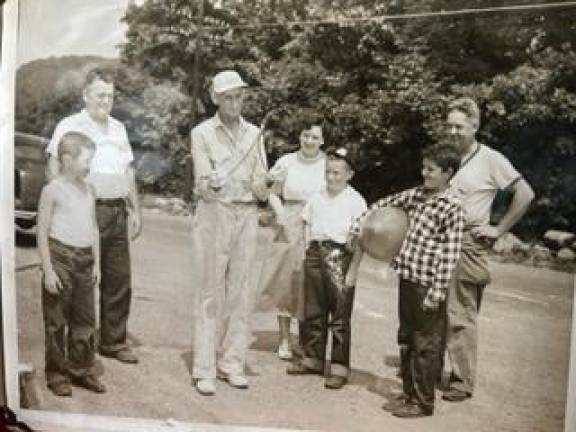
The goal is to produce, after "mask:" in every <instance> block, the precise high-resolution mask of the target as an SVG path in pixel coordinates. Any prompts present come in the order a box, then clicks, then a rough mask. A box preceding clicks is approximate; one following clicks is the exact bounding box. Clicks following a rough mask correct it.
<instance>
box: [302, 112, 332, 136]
mask: <svg viewBox="0 0 576 432" xmlns="http://www.w3.org/2000/svg"><path fill="white" fill-rule="evenodd" d="M312 126H319V127H320V128H321V129H322V134H324V128H325V127H326V122H325V121H324V119H323V118H322V117H321V116H320V115H308V116H306V117H305V118H303V119H302V120H301V121H300V131H304V130H309V129H311V128H312Z"/></svg>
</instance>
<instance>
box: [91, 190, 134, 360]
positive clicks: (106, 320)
mask: <svg viewBox="0 0 576 432" xmlns="http://www.w3.org/2000/svg"><path fill="white" fill-rule="evenodd" d="M127 216H128V213H127V210H126V201H125V200H124V199H113V200H97V201H96V219H97V221H98V230H99V231H100V267H101V272H102V280H101V282H100V341H99V345H100V350H101V351H104V352H108V353H114V352H117V351H120V350H121V349H123V348H126V346H127V343H126V337H127V324H128V315H129V314H130V302H131V298H132V283H131V273H130V244H129V239H128V222H127Z"/></svg>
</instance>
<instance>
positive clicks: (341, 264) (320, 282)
mask: <svg viewBox="0 0 576 432" xmlns="http://www.w3.org/2000/svg"><path fill="white" fill-rule="evenodd" d="M350 260H351V254H350V253H349V252H348V251H346V249H345V247H344V245H341V244H338V243H335V242H331V241H323V242H317V241H313V242H311V244H310V246H309V247H308V249H307V250H306V258H305V260H304V292H305V299H304V300H305V304H304V319H303V320H302V321H300V344H301V345H302V349H303V354H304V358H303V360H302V363H303V364H304V365H305V366H307V367H309V368H311V369H315V370H318V371H323V369H324V363H325V359H326V342H327V336H328V329H330V330H331V331H332V352H331V356H330V360H331V371H330V372H331V374H332V375H339V376H348V374H349V370H350V338H351V329H350V318H351V316H352V306H353V303H354V287H345V286H344V278H345V276H346V272H347V271H348V267H349V265H350Z"/></svg>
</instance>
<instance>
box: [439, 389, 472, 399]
mask: <svg viewBox="0 0 576 432" xmlns="http://www.w3.org/2000/svg"><path fill="white" fill-rule="evenodd" d="M471 397H472V395H471V394H470V393H467V392H465V391H462V390H458V389H455V388H451V389H448V390H446V391H445V392H444V393H443V394H442V399H444V400H445V401H448V402H462V401H463V400H466V399H468V398H471Z"/></svg>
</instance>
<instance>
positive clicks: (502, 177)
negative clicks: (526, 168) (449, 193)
mask: <svg viewBox="0 0 576 432" xmlns="http://www.w3.org/2000/svg"><path fill="white" fill-rule="evenodd" d="M520 177H521V175H520V173H518V171H516V169H515V168H514V167H513V166H512V164H511V163H510V161H509V160H508V159H506V157H505V156H503V155H502V154H501V153H499V152H497V151H496V150H493V149H491V148H490V147H487V146H485V145H479V148H478V150H477V151H476V153H475V154H473V155H472V156H471V157H470V158H469V159H468V160H466V161H464V162H463V164H462V166H461V167H460V169H459V170H458V172H457V173H456V174H455V175H454V177H452V179H451V180H450V185H451V186H452V188H453V189H454V190H455V191H457V193H458V195H459V198H460V199H461V201H462V208H463V209H464V213H465V215H466V225H468V226H477V225H486V224H488V223H489V221H490V210H491V207H492V202H493V201H494V197H495V196H496V193H497V192H498V191H499V190H504V189H506V188H507V187H509V186H510V185H511V184H512V183H514V182H515V181H517V180H518V179H519V178H520Z"/></svg>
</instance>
